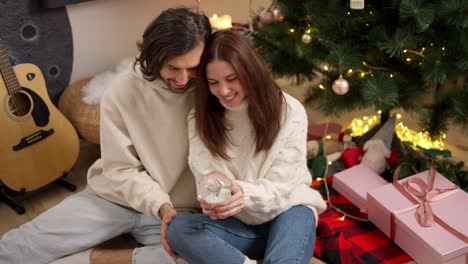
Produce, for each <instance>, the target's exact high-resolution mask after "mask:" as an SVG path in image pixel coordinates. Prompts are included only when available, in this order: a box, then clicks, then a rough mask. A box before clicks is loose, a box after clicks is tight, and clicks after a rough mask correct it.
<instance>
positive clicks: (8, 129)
mask: <svg viewBox="0 0 468 264" xmlns="http://www.w3.org/2000/svg"><path fill="white" fill-rule="evenodd" d="M0 72H1V74H0V106H1V108H0V181H1V182H2V183H3V184H4V185H5V186H7V187H8V188H10V189H12V190H15V191H21V192H22V191H32V190H35V189H38V188H40V187H42V186H44V185H47V184H48V183H50V182H52V181H54V180H56V179H58V178H60V177H61V176H62V175H64V173H66V172H67V171H69V170H70V169H71V168H72V166H73V165H74V164H75V162H76V160H77V158H78V152H79V139H78V135H77V133H76V131H75V129H74V128H73V126H72V124H71V123H70V122H69V121H68V120H67V119H66V118H65V116H63V114H62V113H61V112H60V111H59V110H58V109H57V108H56V107H55V105H54V104H53V103H52V101H51V100H50V98H49V96H48V93H47V89H46V84H45V80H44V76H43V75H42V72H41V70H40V69H39V67H37V66H36V65H34V64H29V63H26V64H18V65H15V66H14V67H12V65H11V63H10V60H9V57H8V54H7V51H6V49H5V47H4V45H3V43H2V41H1V40H0Z"/></svg>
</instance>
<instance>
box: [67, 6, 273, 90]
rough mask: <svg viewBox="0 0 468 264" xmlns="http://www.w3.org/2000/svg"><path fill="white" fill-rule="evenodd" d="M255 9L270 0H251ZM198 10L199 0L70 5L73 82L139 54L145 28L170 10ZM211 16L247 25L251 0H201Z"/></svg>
mask: <svg viewBox="0 0 468 264" xmlns="http://www.w3.org/2000/svg"><path fill="white" fill-rule="evenodd" d="M251 1H252V10H253V12H256V11H258V10H259V9H260V7H261V6H263V7H268V6H269V5H270V0H251ZM178 6H187V7H196V6H197V0H95V1H90V2H83V3H80V4H74V5H69V6H67V11H68V16H69V19H70V24H71V28H72V32H73V53H74V54H73V71H72V76H71V82H73V81H75V80H78V79H81V78H84V77H87V76H92V75H95V74H97V73H99V72H102V71H105V70H107V69H110V68H112V67H113V66H114V65H115V64H117V63H118V62H119V61H120V60H121V59H123V58H124V57H127V56H133V55H135V53H136V51H137V50H136V44H135V43H136V41H137V40H139V39H140V37H141V35H142V34H143V31H144V29H145V27H146V26H147V25H148V23H149V22H150V21H152V20H153V19H154V18H155V17H156V16H157V15H159V14H160V13H161V11H162V10H165V9H167V8H169V7H178ZM199 7H200V10H201V11H203V12H204V13H205V14H206V15H207V16H209V17H210V16H212V15H213V14H215V13H216V14H218V15H222V14H229V15H231V16H232V18H233V21H234V22H239V23H247V21H248V17H249V0H238V1H233V0H200V2H199Z"/></svg>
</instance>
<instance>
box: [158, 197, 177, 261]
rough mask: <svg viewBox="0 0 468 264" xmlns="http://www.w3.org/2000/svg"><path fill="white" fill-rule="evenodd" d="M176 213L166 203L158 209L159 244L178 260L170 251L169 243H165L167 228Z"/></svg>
mask: <svg viewBox="0 0 468 264" xmlns="http://www.w3.org/2000/svg"><path fill="white" fill-rule="evenodd" d="M176 214H177V212H176V210H174V208H172V206H171V205H170V204H168V203H165V204H163V205H162V206H161V207H160V208H159V217H160V218H161V242H162V244H163V246H164V250H165V251H166V252H167V254H169V256H171V257H172V258H174V259H179V258H180V257H179V256H178V255H177V254H176V253H175V252H174V251H172V249H171V246H170V245H169V242H168V241H167V227H168V226H169V224H170V223H171V221H172V219H174V217H175V216H176Z"/></svg>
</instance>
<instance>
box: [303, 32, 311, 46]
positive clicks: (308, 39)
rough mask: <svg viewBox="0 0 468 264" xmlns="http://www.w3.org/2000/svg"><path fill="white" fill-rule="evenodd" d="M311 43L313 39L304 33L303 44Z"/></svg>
mask: <svg viewBox="0 0 468 264" xmlns="http://www.w3.org/2000/svg"><path fill="white" fill-rule="evenodd" d="M311 41H312V37H311V36H310V35H309V34H307V33H304V35H302V42H304V43H305V44H309V43H310V42H311Z"/></svg>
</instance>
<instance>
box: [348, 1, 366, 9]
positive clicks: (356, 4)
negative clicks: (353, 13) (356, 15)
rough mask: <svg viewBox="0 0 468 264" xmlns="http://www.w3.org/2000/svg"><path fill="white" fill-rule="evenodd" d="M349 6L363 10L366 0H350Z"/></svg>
mask: <svg viewBox="0 0 468 264" xmlns="http://www.w3.org/2000/svg"><path fill="white" fill-rule="evenodd" d="M349 7H350V8H351V9H355V10H362V9H364V0H350V1H349Z"/></svg>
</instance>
